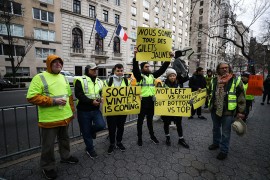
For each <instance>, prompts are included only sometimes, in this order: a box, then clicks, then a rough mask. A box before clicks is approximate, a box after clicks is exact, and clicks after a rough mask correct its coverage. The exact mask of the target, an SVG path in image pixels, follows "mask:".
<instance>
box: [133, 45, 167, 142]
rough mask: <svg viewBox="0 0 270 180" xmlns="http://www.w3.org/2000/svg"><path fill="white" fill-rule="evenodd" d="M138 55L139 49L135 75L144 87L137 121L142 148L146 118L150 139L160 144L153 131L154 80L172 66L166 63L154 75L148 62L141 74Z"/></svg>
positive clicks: (143, 66)
mask: <svg viewBox="0 0 270 180" xmlns="http://www.w3.org/2000/svg"><path fill="white" fill-rule="evenodd" d="M136 53H137V49H135V51H134V58H133V74H134V77H135V78H136V80H137V83H138V85H139V86H141V87H142V90H141V93H142V94H141V96H142V101H141V111H140V114H139V115H138V120H137V131H138V142H137V143H138V145H139V146H142V144H143V141H142V125H143V120H144V117H145V116H146V119H147V127H148V130H149V134H150V138H151V140H152V141H153V142H154V143H155V144H158V143H159V141H158V140H157V138H156V136H155V135H154V130H153V116H154V100H155V86H154V80H155V78H157V77H159V76H161V75H162V74H163V73H164V72H165V70H166V69H167V67H168V66H169V65H170V62H164V63H163V65H162V66H161V67H160V69H159V70H157V71H155V72H153V73H152V71H151V69H150V64H149V63H148V62H142V63H141V64H140V66H141V72H140V69H139V65H138V62H137V61H136ZM171 55H172V53H171Z"/></svg>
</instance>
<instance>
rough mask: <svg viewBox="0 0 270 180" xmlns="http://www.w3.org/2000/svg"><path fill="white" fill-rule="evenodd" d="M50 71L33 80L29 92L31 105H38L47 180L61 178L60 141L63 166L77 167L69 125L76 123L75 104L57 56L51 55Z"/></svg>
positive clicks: (42, 164) (43, 163)
mask: <svg viewBox="0 0 270 180" xmlns="http://www.w3.org/2000/svg"><path fill="white" fill-rule="evenodd" d="M46 65H47V71H46V72H43V73H40V74H37V75H36V76H34V77H33V79H32V81H31V84H30V86H29V89H28V92H27V100H28V102H30V103H32V104H35V105H38V118H39V121H38V126H39V127H40V128H41V137H42V145H41V148H42V149H41V160H40V165H41V168H42V172H43V174H44V175H45V177H46V178H47V179H55V178H56V177H57V173H56V167H55V157H54V142H55V138H56V137H57V139H58V144H59V153H60V157H61V162H62V163H71V164H72V163H77V162H78V161H79V160H78V159H77V158H76V157H74V156H71V155H70V144H69V137H68V124H69V123H70V121H71V120H72V119H73V112H74V111H75V109H74V104H73V98H72V92H71V89H70V86H69V82H68V81H67V79H66V78H65V77H64V76H63V75H62V74H60V71H61V70H62V68H63V60H62V59H61V58H60V57H59V56H57V55H49V56H48V57H47V60H46Z"/></svg>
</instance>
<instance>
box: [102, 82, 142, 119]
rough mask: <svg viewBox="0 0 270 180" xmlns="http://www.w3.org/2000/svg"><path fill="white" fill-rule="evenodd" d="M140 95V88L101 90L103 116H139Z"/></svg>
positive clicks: (109, 88) (107, 88) (108, 88)
mask: <svg viewBox="0 0 270 180" xmlns="http://www.w3.org/2000/svg"><path fill="white" fill-rule="evenodd" d="M140 95H141V87H140V86H128V87H106V88H103V89H102V97H103V105H102V111H103V116H114V115H129V114H139V113H140V109H141V99H140Z"/></svg>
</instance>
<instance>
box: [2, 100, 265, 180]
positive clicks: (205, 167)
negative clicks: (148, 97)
mask: <svg viewBox="0 0 270 180" xmlns="http://www.w3.org/2000/svg"><path fill="white" fill-rule="evenodd" d="M204 115H205V116H206V117H207V118H208V120H207V121H203V120H199V119H193V120H187V118H184V120H183V127H184V137H185V139H186V140H187V142H188V144H189V145H190V149H189V150H187V149H184V148H183V147H181V146H179V145H178V144H177V134H176V130H172V129H171V139H172V146H171V147H167V146H166V145H165V137H164V132H163V128H162V125H163V124H162V123H161V122H155V124H154V128H155V133H156V136H157V138H158V139H159V140H160V144H159V145H154V144H153V143H152V142H150V140H149V135H148V133H147V128H146V126H144V134H143V135H144V136H143V137H144V144H143V146H142V147H138V146H137V145H136V126H134V125H133V126H130V127H127V128H126V131H125V134H124V142H123V143H124V144H125V145H126V147H127V151H126V152H124V153H122V152H120V151H119V150H117V151H116V152H115V153H114V154H112V155H107V148H108V140H107V139H106V135H105V136H102V137H99V138H97V140H96V150H97V152H98V154H99V157H98V158H97V159H95V160H92V159H90V158H89V157H88V156H87V155H86V154H85V152H84V144H83V143H81V142H79V143H77V144H76V145H73V146H72V148H71V149H72V151H73V154H74V155H75V156H77V157H79V160H80V162H79V163H78V164H76V165H67V164H61V163H59V160H60V159H59V155H58V154H57V166H58V176H59V178H58V179H65V180H66V179H132V180H133V179H184V180H186V179H241V180H242V179H270V105H264V106H261V105H260V104H259V99H258V100H257V103H256V104H255V106H254V109H253V112H252V113H251V116H250V119H249V121H248V133H247V134H246V135H245V136H244V137H239V136H237V135H236V134H235V132H232V138H231V149H230V153H229V156H228V158H227V159H226V160H224V161H219V160H217V159H216V156H217V154H218V152H219V151H209V150H208V149H207V147H208V145H209V144H211V142H212V134H211V126H212V122H211V119H210V116H209V113H205V114H204ZM27 158H28V157H26V159H27ZM3 165H5V164H2V166H3ZM1 177H2V178H5V179H33V180H36V179H42V178H43V179H44V177H43V175H42V174H41V170H40V168H39V157H34V158H31V159H28V160H25V161H23V162H21V163H17V164H15V165H12V166H9V167H6V168H2V169H0V179H1Z"/></svg>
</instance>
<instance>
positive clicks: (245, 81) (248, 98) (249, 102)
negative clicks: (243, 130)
mask: <svg viewBox="0 0 270 180" xmlns="http://www.w3.org/2000/svg"><path fill="white" fill-rule="evenodd" d="M249 75H250V73H249V72H244V73H243V74H242V76H241V78H242V81H243V86H244V89H245V95H246V112H245V118H244V119H243V120H244V121H245V122H246V120H247V119H248V115H249V111H250V109H251V108H252V102H253V100H254V96H253V95H247V88H248V78H249Z"/></svg>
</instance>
